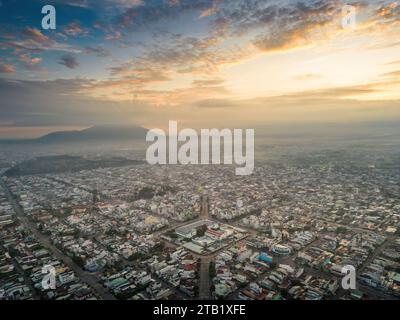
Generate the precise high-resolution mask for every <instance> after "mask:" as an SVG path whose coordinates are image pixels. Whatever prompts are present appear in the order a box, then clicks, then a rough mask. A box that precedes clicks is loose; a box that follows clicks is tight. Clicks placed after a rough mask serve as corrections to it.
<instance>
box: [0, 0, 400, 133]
mask: <svg viewBox="0 0 400 320" xmlns="http://www.w3.org/2000/svg"><path fill="white" fill-rule="evenodd" d="M47 4H50V5H53V6H54V7H55V8H56V29H55V30H44V29H42V25H41V22H42V18H43V16H44V15H43V14H42V13H41V9H42V7H43V6H44V5H47ZM344 5H352V6H353V7H354V9H355V13H356V15H355V25H352V24H343V22H345V21H347V20H346V19H345V18H346V16H345V14H346V13H347V11H343V7H344ZM399 34H400V2H396V1H380V0H371V1H369V0H365V1H338V0H332V1H324V0H307V1H306V0H304V1H288V0H270V1H269V0H113V1H112V0H65V1H62V0H58V1H50V0H30V1H23V0H0V139H7V138H22V137H36V136H40V135H42V134H45V133H48V132H52V131H56V130H69V129H79V128H86V127H90V126H93V125H103V124H124V125H126V124H132V125H141V126H144V127H146V128H165V127H166V126H167V125H168V121H169V120H176V121H178V123H179V126H180V127H191V128H212V127H219V128H222V127H229V128H258V127H268V126H269V125H275V126H276V125H278V126H279V125H280V124H282V125H283V124H285V125H291V124H293V125H299V124H304V125H311V124H318V125H321V124H322V125H323V124H324V123H347V124H349V123H350V124H351V123H368V122H383V123H384V122H385V121H399V120H400V104H399V101H400V90H399V89H400V38H399V36H398V35H399Z"/></svg>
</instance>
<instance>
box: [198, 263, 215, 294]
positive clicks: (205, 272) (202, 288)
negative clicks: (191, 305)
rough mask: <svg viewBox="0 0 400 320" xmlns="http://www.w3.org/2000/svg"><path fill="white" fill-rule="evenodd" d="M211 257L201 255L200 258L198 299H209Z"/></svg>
mask: <svg viewBox="0 0 400 320" xmlns="http://www.w3.org/2000/svg"><path fill="white" fill-rule="evenodd" d="M212 260H213V257H202V258H201V260H200V275H199V299H200V300H210V299H211V292H210V262H211V261H212Z"/></svg>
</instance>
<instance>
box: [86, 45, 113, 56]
mask: <svg viewBox="0 0 400 320" xmlns="http://www.w3.org/2000/svg"><path fill="white" fill-rule="evenodd" d="M85 53H87V54H92V55H95V56H96V57H100V58H104V57H108V56H110V52H109V51H108V50H106V49H104V48H103V47H101V46H94V47H93V46H86V47H85Z"/></svg>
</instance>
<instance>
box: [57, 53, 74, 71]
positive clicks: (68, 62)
mask: <svg viewBox="0 0 400 320" xmlns="http://www.w3.org/2000/svg"><path fill="white" fill-rule="evenodd" d="M58 63H59V64H61V65H63V66H65V67H67V68H69V69H75V68H76V67H78V66H79V62H78V60H77V59H76V58H75V57H74V56H71V55H63V56H62V57H61V58H60V61H59V62H58Z"/></svg>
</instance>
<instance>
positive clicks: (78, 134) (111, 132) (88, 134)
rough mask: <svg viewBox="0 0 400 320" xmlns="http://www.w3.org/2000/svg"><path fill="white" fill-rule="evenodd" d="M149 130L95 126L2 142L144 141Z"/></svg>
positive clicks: (132, 127)
mask: <svg viewBox="0 0 400 320" xmlns="http://www.w3.org/2000/svg"><path fill="white" fill-rule="evenodd" d="M147 131H148V130H147V129H145V128H143V127H135V126H126V125H125V126H112V125H104V126H94V127H90V128H88V129H84V130H74V131H56V132H52V133H49V134H46V135H44V136H42V137H39V138H35V139H24V140H13V141H11V140H10V141H2V142H3V143H16V142H17V143H69V142H91V141H93V142H94V141H126V140H138V139H141V140H144V139H145V138H146V133H147Z"/></svg>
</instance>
